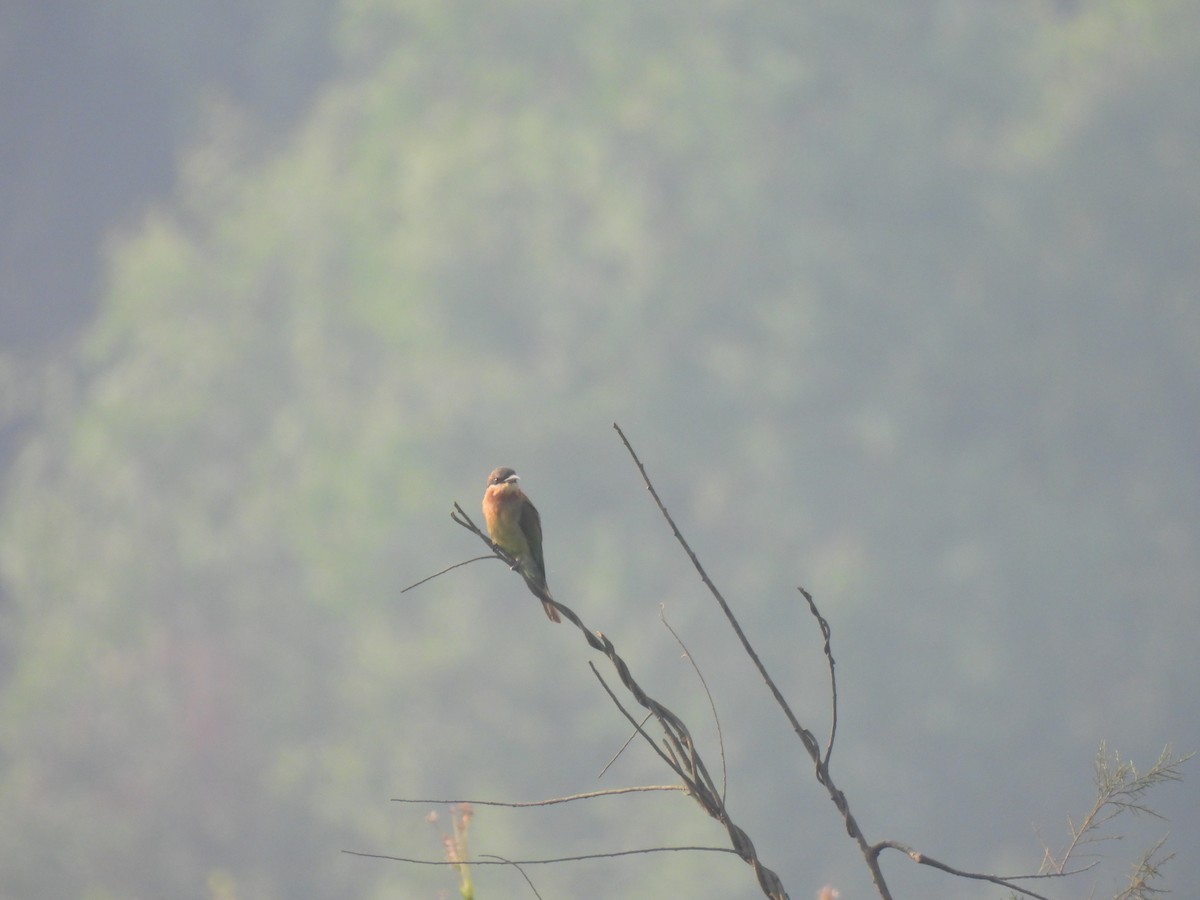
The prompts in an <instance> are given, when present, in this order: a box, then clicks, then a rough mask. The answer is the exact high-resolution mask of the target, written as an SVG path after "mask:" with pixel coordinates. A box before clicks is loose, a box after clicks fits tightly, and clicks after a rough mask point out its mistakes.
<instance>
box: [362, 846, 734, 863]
mask: <svg viewBox="0 0 1200 900" xmlns="http://www.w3.org/2000/svg"><path fill="white" fill-rule="evenodd" d="M693 851H694V852H697V853H737V851H736V850H734V849H732V848H730V847H699V846H696V847H692V846H688V847H641V848H639V849H637V850H614V851H612V852H610V853H582V854H580V855H578V856H556V857H553V858H550V859H505V860H500V859H494V860H493V859H472V860H467V863H468V864H469V865H472V866H514V865H515V866H546V865H550V864H551V863H564V862H580V861H582V860H588V859H613V858H614V857H618V856H640V855H642V854H644V853H683V852H693ZM342 852H343V853H345V854H346V855H347V856H361V857H364V858H366V859H390V860H392V861H394V862H403V863H412V864H413V865H417V866H457V865H460V863H458V862H451V861H450V860H447V859H413V858H412V857H408V856H389V855H387V854H385V853H363V852H362V851H360V850H343V851H342Z"/></svg>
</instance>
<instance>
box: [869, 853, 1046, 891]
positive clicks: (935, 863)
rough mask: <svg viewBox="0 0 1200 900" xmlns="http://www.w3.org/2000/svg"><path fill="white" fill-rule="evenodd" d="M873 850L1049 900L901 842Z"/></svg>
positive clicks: (1017, 885)
mask: <svg viewBox="0 0 1200 900" xmlns="http://www.w3.org/2000/svg"><path fill="white" fill-rule="evenodd" d="M873 849H874V850H875V852H876V853H878V852H880V851H882V850H899V851H900V852H901V853H903V854H904V855H905V856H907V857H908V858H909V859H911V860H912V861H913V862H915V863H919V864H920V865H922V866H930V867H931V868H934V869H940V870H941V871H943V872H947V873H949V874H950V875H956V876H958V877H959V878H969V879H971V880H973V881H987V882H991V883H992V884H998V885H1000V886H1001V887H1006V888H1008V889H1009V890H1010V891H1016V892H1017V893H1018V894H1024V895H1025V896H1026V897H1033V898H1035V900H1049V898H1047V897H1045V896H1043V895H1042V894H1037V893H1034V892H1033V891H1031V890H1029V889H1028V888H1023V887H1021V886H1020V885H1019V884H1014V883H1013V882H1012V881H1011V880H1010V879H1009V878H1001V877H1000V876H998V875H985V874H983V873H982V872H965V871H963V870H962V869H956V868H954V866H948V865H946V864H945V863H944V862H940V861H939V860H936V859H934V858H933V857H932V856H926V855H925V854H924V853H920V852H918V851H916V850H914V849H912V847H908V846H906V845H904V844H901V843H900V842H899V841H880V842H879V843H878V844H876V845H875V847H874V848H873ZM1011 877H1012V878H1037V877H1043V876H1037V875H1014V876H1011Z"/></svg>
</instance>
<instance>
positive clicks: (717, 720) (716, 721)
mask: <svg viewBox="0 0 1200 900" xmlns="http://www.w3.org/2000/svg"><path fill="white" fill-rule="evenodd" d="M658 618H659V621H661V622H662V623H663V625H664V626H666V629H667V631H669V632H671V637H673V638H675V643H677V644H679V648H680V649H681V650H682V651H683V657H684V659H686V660H687V661H688V662H689V663H691V664H692V670H693V671H694V672H695V673H696V677H697V678H699V679H700V686H701V687H702V688H704V696H706V697H707V698H708V707H709V709H711V710H712V714H713V725H715V726H716V729H717V748H718V750H719V751H720V754H721V802H722V803H724V802H725V790H726V788H727V787H728V786H729V776H728V770H727V769H726V766H725V735H724V734H723V733H722V732H721V717H720V716H718V715H717V704H716V702H715V701H714V700H713V695H712V691H710V690H709V689H708V682H707V681H705V680H704V673H703V672H701V671H700V667H699V666H698V665H696V660H695V657H693V656H692V651H690V650H689V649H688V648H687V645H686V644H685V643H684V642H683V638H681V637H680V636H679V635H678V634H677V633H676V631H675V629H674V628H672V627H671V623H670V622H668V621H667V613H666V604H665V603H660V604H658Z"/></svg>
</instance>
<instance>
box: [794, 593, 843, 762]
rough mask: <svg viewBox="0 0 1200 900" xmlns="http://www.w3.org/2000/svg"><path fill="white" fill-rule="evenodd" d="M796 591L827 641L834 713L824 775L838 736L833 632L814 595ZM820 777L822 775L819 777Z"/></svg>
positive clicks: (826, 751) (823, 760) (826, 651)
mask: <svg viewBox="0 0 1200 900" xmlns="http://www.w3.org/2000/svg"><path fill="white" fill-rule="evenodd" d="M796 590H798V591H799V592H800V593H801V594H803V595H804V599H805V600H807V601H808V611H809V612H811V613H812V614H813V618H815V619H816V620H817V625H818V626H819V627H820V629H821V637H823V638H824V639H825V647H824V651H825V659H827V660H828V661H829V692H830V694H831V695H832V697H833V701H832V703H831V707H832V710H833V712H832V715H831V717H830V723H829V743H827V744H826V745H825V755H824V756H822V757H821V766H820V771H821V772H822V773H823V772H828V771H829V757H830V756H831V755H832V754H833V739H834V737H836V736H837V723H838V695H837V674H836V673H835V672H834V662H833V650H832V649H831V648H830V644H829V641H830V636H831V635H832V633H833V632H832V630H831V629H830V627H829V622H828V621H826V619H825V617H824V616H823V615H821V611H820V610H819V609H817V604H816V601H815V600H813V598H812V594H810V593H809V592H808V591H806V590H805V589H804V588H803V587H800V586H797V588H796ZM818 777H820V775H818Z"/></svg>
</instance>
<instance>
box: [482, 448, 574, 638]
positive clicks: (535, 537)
mask: <svg viewBox="0 0 1200 900" xmlns="http://www.w3.org/2000/svg"><path fill="white" fill-rule="evenodd" d="M520 480H521V479H520V477H519V476H518V475H517V473H516V472H514V471H513V470H512V469H510V468H508V467H507V466H501V467H500V468H499V469H495V470H493V471H492V474H491V475H489V476H488V479H487V490H485V491H484V492H483V519H484V521H485V522H486V523H487V530H488V534H490V535H491V536H492V541H493V543H495V544H496V546H497V547H499V548H500V549H501V550H503V551H504V552H505V553H507V554H508V555H509V556H512V557H513V558H514V559H516V561H517V564H518V565H519V566H520V567H521V574H522V575H524V576H525V582H526V583H527V584H528V585H529V589H530V590H531V591H533V593H534V595H535V596H537V598H538V599H539V600H541V601H542V606H543V607H544V608H545V610H546V615H547V616H548V617H549V618H550V621H551V622H561V621H562V619H560V618H559V616H558V610H557V609H555V608H554V603H553V602H552V598H551V596H550V588H549V587H547V586H546V561H545V560H544V559H543V558H542V517H541V516H539V515H538V511H537V509H536V507H534V505H533V504H532V503H530V502H529V498H528V497H526V496H525V492H524V491H522V490H521V486H520V484H518V482H519V481H520Z"/></svg>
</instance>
